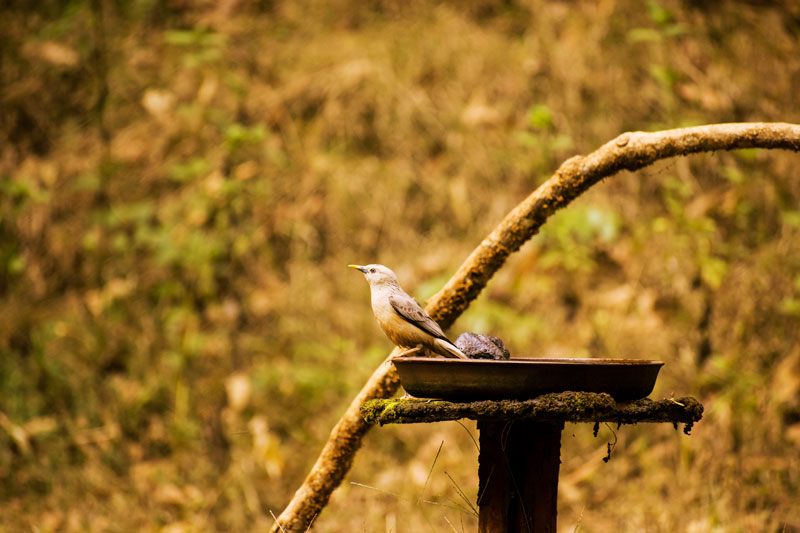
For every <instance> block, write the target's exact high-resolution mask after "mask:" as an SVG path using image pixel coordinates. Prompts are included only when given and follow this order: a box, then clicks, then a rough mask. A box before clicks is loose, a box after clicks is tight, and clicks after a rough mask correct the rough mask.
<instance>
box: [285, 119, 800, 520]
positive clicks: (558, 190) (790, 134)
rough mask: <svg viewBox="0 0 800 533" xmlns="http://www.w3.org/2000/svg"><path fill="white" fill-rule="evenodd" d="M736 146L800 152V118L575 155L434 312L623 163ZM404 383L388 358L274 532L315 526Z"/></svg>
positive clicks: (448, 309)
mask: <svg viewBox="0 0 800 533" xmlns="http://www.w3.org/2000/svg"><path fill="white" fill-rule="evenodd" d="M737 148H780V149H786V150H793V151H795V152H799V151H800V125H796V124H786V123H760V122H755V123H740V124H711V125H707V126H697V127H692V128H680V129H674V130H665V131H659V132H653V133H645V132H630V133H623V134H622V135H620V136H619V137H617V138H616V139H614V140H612V141H611V142H608V143H606V144H605V145H603V146H601V147H600V148H598V149H597V150H595V151H594V152H592V153H591V154H589V155H586V156H575V157H572V158H570V159H568V160H567V161H565V162H564V163H563V164H562V165H561V167H560V168H559V169H558V170H557V171H556V172H555V174H553V176H552V177H550V179H548V180H547V181H546V182H545V183H543V184H542V185H541V186H540V187H539V188H538V189H536V190H535V191H534V192H533V193H531V194H530V196H528V197H527V198H526V199H525V200H523V201H522V202H521V203H520V204H519V205H517V206H516V207H515V208H514V209H513V210H511V212H509V213H508V215H506V217H505V218H504V219H503V221H502V222H500V224H498V225H497V227H496V228H495V229H494V230H493V231H492V232H491V233H490V234H489V235H488V236H487V237H486V238H485V239H484V240H483V241H482V242H481V243H480V245H478V247H477V248H475V250H473V252H472V253H471V254H470V255H469V257H468V258H467V259H466V261H464V263H463V264H462V265H461V267H460V268H459V269H458V271H457V272H456V273H455V274H454V275H453V277H452V278H450V280H449V281H448V282H447V284H445V286H444V287H443V288H442V289H441V290H440V291H439V292H438V293H436V294H435V295H434V296H433V297H432V298H431V299H430V300H428V305H427V310H428V312H429V313H430V314H431V316H432V317H434V318H435V319H436V320H437V321H438V322H439V324H440V325H441V326H442V327H443V328H447V327H448V326H450V325H451V324H452V323H453V322H454V321H455V319H456V318H458V317H459V315H461V313H462V312H464V310H465V309H466V308H467V306H468V305H469V304H470V303H471V302H472V301H473V300H474V299H475V298H476V297H477V296H478V294H479V293H480V292H481V290H483V288H484V287H485V286H486V284H487V283H488V281H489V279H491V277H492V276H493V275H494V273H495V272H497V270H499V269H500V267H501V266H502V265H503V264H504V263H505V261H506V258H508V256H509V255H511V253H513V252H515V251H517V250H518V249H519V248H520V246H522V245H523V244H524V243H525V241H527V240H528V239H530V238H531V237H533V236H534V235H535V234H536V233H537V232H538V231H539V228H540V227H541V226H542V224H544V222H545V221H546V220H547V219H548V218H549V217H550V216H551V215H552V214H553V213H555V212H556V211H557V210H558V209H561V208H562V207H564V206H566V205H567V204H569V203H570V202H571V201H572V200H574V199H575V198H577V197H578V196H579V195H580V194H581V193H583V192H585V191H586V190H587V189H588V188H589V187H591V186H592V185H594V184H595V183H597V182H598V181H600V180H601V179H603V178H606V177H609V176H612V175H614V174H616V173H617V172H619V171H620V170H638V169H640V168H644V167H646V166H648V165H650V164H652V163H653V162H655V161H657V160H659V159H666V158H668V157H674V156H677V155H688V154H694V153H698V152H713V151H716V150H733V149H737ZM398 386H399V380H398V378H397V373H396V371H395V370H394V367H392V366H391V365H389V364H386V363H384V364H381V365H380V366H379V367H378V368H377V369H376V370H375V372H374V373H373V374H372V376H371V377H370V379H369V380H368V381H367V383H366V384H365V385H364V387H363V388H362V389H361V392H359V394H358V395H357V396H356V397H355V398H354V399H353V401H352V402H351V403H350V406H349V407H348V408H347V411H346V412H345V414H344V416H342V418H341V419H340V420H339V422H338V423H337V424H336V426H334V428H333V430H332V431H331V434H330V437H329V438H328V442H327V443H326V444H325V447H324V448H323V449H322V452H321V453H320V456H319V458H317V462H316V463H315V464H314V467H313V468H312V469H311V472H309V474H308V476H307V477H306V479H305V481H304V482H303V484H302V485H301V486H300V488H299V489H298V490H297V492H296V493H295V495H294V498H292V501H291V502H290V503H289V505H288V506H287V507H286V509H284V511H283V512H282V513H281V515H280V516H279V517H278V520H277V521H276V523H275V524H274V525H273V527H272V529H271V531H272V533H277V532H278V531H281V529H283V530H284V531H287V532H288V531H305V530H306V529H307V528H308V527H309V525H310V524H311V523H312V522H313V521H314V519H315V518H316V516H317V515H318V514H319V513H320V511H322V509H323V507H325V505H326V504H327V503H328V499H329V498H330V495H331V493H332V492H333V490H334V489H335V488H336V487H338V486H339V483H341V481H342V479H343V478H344V476H345V475H346V474H347V471H348V470H349V469H350V465H351V464H352V462H353V457H354V456H355V453H356V452H357V451H358V448H359V447H360V446H361V439H362V437H363V436H364V434H365V433H366V432H367V431H368V430H369V429H370V427H371V426H370V425H369V424H367V423H366V422H365V421H364V420H363V418H361V413H360V409H361V405H362V404H363V403H364V402H366V401H367V400H370V399H373V398H387V397H389V396H391V395H392V394H394V393H395V391H396V390H397V388H398Z"/></svg>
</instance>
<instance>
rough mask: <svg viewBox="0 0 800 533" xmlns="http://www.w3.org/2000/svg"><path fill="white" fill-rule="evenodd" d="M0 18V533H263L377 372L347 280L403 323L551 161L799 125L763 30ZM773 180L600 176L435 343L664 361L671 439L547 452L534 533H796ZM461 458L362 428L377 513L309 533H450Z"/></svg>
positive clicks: (188, 11)
mask: <svg viewBox="0 0 800 533" xmlns="http://www.w3.org/2000/svg"><path fill="white" fill-rule="evenodd" d="M0 14H2V18H1V21H0V31H1V32H2V34H3V35H4V36H5V37H4V39H3V41H4V42H3V43H2V44H0V53H2V56H0V58H1V59H2V60H1V61H0V83H2V87H3V90H2V104H0V105H2V112H0V188H2V191H3V193H2V195H0V213H2V218H0V530H9V531H19V530H30V529H36V530H39V531H131V530H163V531H169V532H177V531H195V530H197V531H200V530H203V531H206V530H219V531H239V530H257V529H264V528H266V527H268V526H269V525H270V524H271V523H272V517H271V516H270V511H274V512H275V513H276V514H277V513H278V511H279V510H280V509H281V508H282V506H283V505H284V504H285V503H286V502H287V501H288V498H289V496H290V494H291V493H292V491H293V490H294V488H295V487H296V486H297V484H298V483H299V482H300V480H301V479H302V477H303V475H304V474H305V473H306V471H307V469H308V467H309V466H310V464H311V462H312V461H313V458H314V457H315V454H316V452H317V451H318V450H319V448H320V447H321V445H322V442H323V441H324V439H325V438H326V436H327V433H328V431H329V429H330V427H331V426H332V424H333V423H334V422H335V421H336V419H337V418H338V416H339V414H340V413H341V411H342V410H343V408H344V406H345V405H346V404H347V403H348V402H349V399H350V397H351V396H352V395H353V394H354V392H355V391H356V390H357V389H358V388H359V387H360V385H361V383H362V382H363V381H364V380H365V379H366V377H367V376H368V375H369V374H370V372H371V371H372V369H373V368H374V366H375V365H376V364H378V363H379V361H380V360H381V359H382V357H383V356H384V355H385V354H386V353H387V351H388V348H389V345H388V342H387V341H385V340H384V339H383V338H382V337H381V334H380V332H379V330H378V328H377V327H376V326H375V324H374V323H373V319H372V317H371V314H370V313H369V307H368V300H367V289H366V287H365V286H364V284H363V280H361V279H359V278H358V277H357V276H355V275H353V274H352V273H348V271H347V269H345V268H344V265H346V264H348V263H353V262H357V263H363V262H371V261H378V262H382V263H385V264H387V265H390V266H391V267H392V268H393V269H394V270H395V271H396V272H397V273H398V274H399V276H400V278H401V280H402V281H403V283H404V286H406V287H407V288H408V289H410V290H411V291H412V292H414V293H415V294H416V295H417V296H418V297H420V298H424V297H426V296H429V295H431V294H432V293H433V292H434V291H435V290H437V289H438V288H439V287H440V286H441V284H442V283H443V282H444V280H445V279H446V278H447V276H448V274H449V273H450V272H452V270H453V269H454V268H456V266H457V265H458V264H459V263H460V262H461V260H462V258H463V257H464V256H465V255H466V254H467V253H468V252H469V251H470V250H471V249H472V248H473V247H474V245H475V244H476V243H477V242H478V241H479V239H481V238H482V237H483V236H484V235H485V233H486V232H487V231H488V230H489V229H491V227H493V226H494V224H496V222H497V221H499V220H500V218H501V217H502V216H503V215H504V214H505V213H506V211H507V210H508V209H510V208H511V207H512V206H513V205H515V204H516V202H518V201H519V200H520V199H522V198H523V197H524V196H525V195H526V194H527V193H528V192H530V190H532V189H533V188H534V187H535V186H536V185H537V184H538V183H539V182H540V181H541V180H542V179H544V178H545V177H546V176H548V175H549V173H550V172H552V170H553V169H555V168H556V167H557V165H558V164H559V163H560V162H561V161H562V160H564V159H565V158H567V157H569V156H570V155H573V154H575V153H585V152H588V151H591V150H592V149H594V148H596V147H597V146H598V145H600V144H601V143H603V142H605V141H607V140H608V139H611V138H613V137H614V136H616V135H617V134H619V133H621V132H622V131H625V130H629V129H656V128H663V127H675V126H680V125H685V124H698V123H712V122H725V121H744V120H765V121H787V122H795V123H796V122H800V105H799V104H798V100H797V97H796V92H797V87H798V86H800V79H798V73H800V58H799V56H798V55H797V53H796V51H797V48H798V45H799V44H800V14H799V13H798V12H797V9H796V8H795V7H793V5H792V4H791V3H789V2H786V3H785V5H781V4H774V5H770V6H766V5H761V6H755V5H750V4H746V3H743V4H739V3H729V4H726V5H723V6H716V5H715V6H711V5H710V4H709V5H705V4H702V3H699V4H698V3H685V2H677V1H674V2H673V1H670V2H664V3H662V4H659V3H657V2H655V1H653V2H649V3H647V4H645V5H642V4H641V3H638V2H618V1H613V0H612V1H602V2H595V3H577V4H565V3H559V2H530V3H529V4H502V5H501V4H494V3H489V2H472V3H469V4H463V3H443V4H438V5H432V4H428V3H424V2H412V3H410V4H391V3H386V4H375V5H371V6H367V5H366V4H364V5H362V4H358V3H352V2H344V1H338V2H334V3H323V2H275V3H261V2H255V1H252V2H247V1H240V2H235V1H234V2H227V3H221V4H219V5H216V4H213V5H212V4H211V3H204V2H194V1H184V2H178V3H172V4H164V5H161V4H159V5H157V6H156V5H151V4H149V3H133V4H131V5H127V6H124V7H122V6H120V5H118V3H117V4H115V3H111V2H104V1H102V0H99V1H97V2H90V3H82V2H74V3H72V4H70V6H68V7H63V6H61V5H60V4H59V3H57V2H45V3H43V4H41V5H37V6H36V7H35V8H34V7H28V6H27V5H22V4H20V5H15V6H14V5H12V6H8V7H3V8H2V13H0ZM796 168H797V155H796V154H788V153H786V154H784V153H766V152H758V151H746V152H737V153H724V154H715V155H707V156H706V155H704V156H694V157H690V158H684V159H680V160H675V161H670V162H666V163H663V164H660V165H657V166H654V167H652V168H650V169H648V170H647V171H644V172H639V173H635V174H624V175H620V176H617V177H615V178H613V179H611V180H609V181H608V182H607V183H604V184H601V185H599V186H597V187H595V188H594V190H593V191H591V192H590V193H589V194H587V195H586V196H585V197H584V198H582V199H581V200H580V201H578V202H577V203H576V204H575V205H574V206H573V207H572V208H570V209H568V210H566V211H564V212H563V213H562V214H560V215H559V216H558V217H556V218H555V219H554V220H552V221H551V222H550V223H548V225H547V226H546V227H545V229H544V231H543V232H542V234H541V235H539V236H537V237H536V238H535V239H534V240H533V241H532V242H531V243H529V244H528V245H526V246H525V247H524V248H523V249H522V250H521V251H520V252H519V253H518V254H516V255H515V256H513V257H512V259H511V260H510V262H509V263H508V265H507V266H506V267H505V268H504V269H503V270H502V271H501V272H500V273H499V274H498V276H497V277H496V278H495V279H494V280H493V281H492V282H491V284H490V286H489V288H488V289H487V290H486V291H485V293H484V294H483V295H482V296H481V298H480V299H479V300H478V301H477V302H476V303H475V304H474V305H473V306H472V308H471V309H470V310H469V311H468V312H467V313H466V314H465V315H464V316H463V317H462V318H461V319H460V320H459V321H458V322H457V323H456V325H455V327H454V328H453V329H454V331H462V330H474V331H478V332H490V333H493V334H496V335H499V336H500V337H502V338H503V339H504V340H506V342H507V344H508V345H509V346H510V348H511V350H512V353H515V354H517V355H548V356H556V355H572V356H586V355H592V356H630V357H646V358H654V359H656V358H657V359H662V360H665V361H666V362H667V365H666V367H665V368H664V371H663V372H662V376H661V378H660V381H659V384H658V386H657V390H656V392H655V394H656V395H660V396H668V395H669V394H670V393H672V392H673V391H674V392H675V393H676V394H692V395H695V396H697V397H698V398H699V399H700V400H701V401H702V402H703V403H704V404H705V406H706V413H707V414H706V416H705V418H704V419H703V421H702V422H701V423H699V424H698V425H697V426H696V427H695V429H694V431H693V434H692V436H691V437H685V436H683V435H682V434H679V433H677V432H674V431H673V430H672V428H671V427H657V426H640V427H635V428H624V429H622V430H621V431H619V432H618V434H617V438H618V439H619V441H618V443H617V446H616V450H615V453H614V456H613V458H612V460H611V461H610V462H609V463H608V464H605V463H603V462H602V461H601V458H602V457H603V456H604V455H605V451H606V446H605V443H606V442H607V441H608V440H611V439H612V438H613V437H612V435H611V434H610V432H608V431H607V430H603V431H601V434H600V435H599V436H598V438H593V437H592V435H591V428H590V427H588V426H568V427H567V429H566V430H565V432H564V447H563V453H562V456H563V465H562V476H561V494H560V508H559V517H560V529H561V530H562V531H574V530H575V529H576V528H577V530H578V531H610V530H617V531H648V532H661V531H664V532H667V531H693V532H694V531H698V532H700V531H702V532H705V531H750V530H752V531H782V530H784V529H785V530H786V531H789V530H791V528H795V529H797V528H798V527H800V522H798V519H797V516H800V508H799V507H798V502H797V498H796V494H797V492H798V491H799V490H800V479H799V478H798V472H800V467H799V466H800V465H798V459H797V457H798V453H797V450H798V446H800V404H799V403H798V397H799V396H798V391H800V350H798V348H797V339H798V338H800V331H799V330H800V327H799V326H798V317H800V274H799V273H800V254H799V253H798V247H797V242H798V239H800V234H799V233H800V211H798V207H797V206H798V205H800V186H798V181H797V172H796ZM468 427H470V428H471V431H472V432H473V435H474V433H475V430H474V425H468ZM573 435H574V436H573ZM442 442H444V445H443V446H442V448H441V453H440V454H439V455H438V459H436V463H435V465H434V468H433V472H432V474H431V475H430V479H428V473H429V471H430V469H431V465H432V464H433V461H434V457H436V454H437V450H438V449H439V446H440V444H441V443H442ZM476 456H477V453H476V451H475V448H474V445H473V443H472V440H471V439H470V437H469V435H467V433H466V432H465V431H464V429H463V428H462V427H460V426H458V425H457V424H455V423H452V424H451V423H447V424H438V425H436V426H435V427H433V426H420V427H395V428H389V427H385V428H380V429H376V430H375V431H373V432H372V433H371V434H370V435H369V437H368V438H367V441H366V446H365V448H364V450H363V451H362V452H361V454H360V455H359V456H358V457H357V459H356V464H355V466H354V468H353V471H352V473H351V475H350V477H349V480H348V481H352V482H356V483H361V484H364V485H368V486H370V487H375V489H379V490H375V489H369V488H365V487H362V486H360V485H354V484H351V483H349V482H347V483H345V485H343V486H342V488H341V489H340V490H338V491H337V492H336V493H335V495H334V497H333V500H332V501H331V504H330V506H329V507H328V508H327V509H326V510H325V512H324V513H323V514H322V515H321V516H320V517H319V518H318V519H317V520H316V523H315V524H316V529H317V530H318V531H383V530H385V531H390V530H391V531H452V530H454V529H455V530H456V531H462V530H464V531H470V530H474V527H475V520H474V517H472V516H471V515H470V514H468V513H466V514H465V513H463V512H460V511H458V510H454V509H450V508H448V507H446V506H443V505H434V504H429V503H424V502H423V501H422V500H429V501H436V502H439V503H442V504H447V505H449V504H450V502H456V503H457V504H463V501H461V500H460V498H459V496H458V490H457V489H456V487H455V485H457V486H458V487H459V488H460V490H463V491H465V492H466V493H467V494H469V495H470V497H472V498H474V496H475V491H476V489H477V481H476V473H477V464H476ZM445 472H446V473H447V474H445ZM450 476H451V477H452V481H451V479H450ZM426 480H427V481H426ZM382 491H386V492H382ZM389 493H394V494H396V496H395V495H392V494H389ZM462 524H463V525H462ZM781 528H784V529H781Z"/></svg>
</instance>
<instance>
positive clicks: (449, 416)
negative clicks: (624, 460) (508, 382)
mask: <svg viewBox="0 0 800 533" xmlns="http://www.w3.org/2000/svg"><path fill="white" fill-rule="evenodd" d="M361 414H362V416H363V417H364V420H366V421H367V422H368V423H370V424H380V425H383V424H415V423H420V422H441V421H445V420H458V419H461V418H469V419H472V420H511V419H520V420H530V421H541V422H611V423H618V424H635V423H638V422H671V423H673V424H676V425H677V424H679V423H680V424H685V428H684V431H685V432H686V433H688V432H689V430H690V429H691V427H692V424H694V423H695V422H697V421H699V420H700V419H701V418H702V416H703V406H702V405H701V404H700V402H698V401H697V400H695V399H694V398H677V399H674V398H665V399H663V400H650V399H649V398H644V399H641V400H636V401H633V402H626V403H617V402H615V401H614V399H613V398H612V397H611V396H610V395H608V394H605V393H592V392H571V391H568V392H557V393H551V394H544V395H542V396H538V397H536V398H532V399H530V400H484V401H476V402H449V401H443V400H426V399H417V398H408V399H406V398H400V399H389V400H385V399H381V400H370V401H368V402H366V403H364V405H363V406H362V407H361Z"/></svg>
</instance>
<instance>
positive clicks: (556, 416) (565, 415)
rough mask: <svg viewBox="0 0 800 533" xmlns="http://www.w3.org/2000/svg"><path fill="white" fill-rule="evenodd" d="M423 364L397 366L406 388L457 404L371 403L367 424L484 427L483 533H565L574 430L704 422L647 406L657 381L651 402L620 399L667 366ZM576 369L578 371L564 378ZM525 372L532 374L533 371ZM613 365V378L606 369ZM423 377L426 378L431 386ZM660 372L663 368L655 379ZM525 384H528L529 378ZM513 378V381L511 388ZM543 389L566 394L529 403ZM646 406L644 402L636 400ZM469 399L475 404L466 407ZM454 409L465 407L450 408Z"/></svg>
mask: <svg viewBox="0 0 800 533" xmlns="http://www.w3.org/2000/svg"><path fill="white" fill-rule="evenodd" d="M414 359H420V360H421V361H419V362H416V363H415V362H414V361H413V360H412V359H411V358H409V360H407V361H403V362H402V363H401V364H397V363H396V365H397V367H398V370H399V371H400V380H401V382H402V383H403V386H404V388H406V390H407V391H408V392H410V393H412V394H414V393H415V392H414V391H418V387H419V384H420V383H422V386H423V387H432V388H431V389H429V390H434V391H439V392H441V387H445V388H446V389H447V390H446V391H445V394H437V395H436V396H439V397H442V396H444V397H447V398H448V399H446V400H426V399H418V398H411V399H389V400H385V399H382V400H370V401H368V402H366V403H365V404H364V405H363V406H362V408H361V413H362V416H363V417H364V419H365V420H366V421H367V422H369V423H371V424H380V425H383V424H411V423H419V422H441V421H446V420H458V419H461V418H469V419H472V420H477V421H478V431H479V433H480V438H479V443H480V452H479V456H478V507H479V518H478V531H479V532H481V533H501V532H502V533H510V532H517V531H520V532H531V533H545V532H547V533H554V532H555V531H556V501H557V495H558V470H559V465H560V463H561V460H560V455H561V430H562V429H563V428H564V423H565V422H591V423H594V424H595V430H596V429H597V426H598V424H599V423H601V422H609V423H616V424H635V423H639V422H669V423H672V424H673V425H674V426H675V427H676V428H677V427H678V424H684V433H686V434H687V435H688V434H689V431H690V430H691V427H692V425H693V424H694V423H695V422H697V421H699V420H700V418H701V417H702V415H703V406H702V405H701V404H700V403H699V402H698V401H697V400H695V399H694V398H678V399H672V398H669V399H664V400H659V401H653V400H649V399H646V398H643V396H646V395H647V394H649V393H650V391H652V387H653V384H654V383H655V374H654V375H652V381H649V388H647V387H648V385H647V383H645V385H644V389H647V390H646V391H645V392H644V394H643V395H642V394H641V392H642V390H643V389H642V388H641V387H640V388H639V389H638V392H628V393H625V392H622V393H620V388H619V387H622V390H623V391H624V390H629V391H630V386H631V385H630V380H631V379H634V381H635V378H631V376H630V375H627V374H630V370H631V367H633V370H634V373H633V374H634V375H635V374H637V373H639V374H641V373H645V372H646V369H645V367H644V366H642V365H646V364H647V363H650V364H651V365H652V364H657V367H660V366H661V363H660V362H653V361H648V362H644V361H638V360H635V361H632V360H586V359H572V360H568V359H561V360H535V359H531V360H510V361H476V360H468V361H455V360H449V359H423V358H414ZM526 361H527V362H534V364H533V365H531V364H530V363H526ZM548 361H556V363H555V364H553V363H548ZM570 361H572V362H573V363H570ZM588 361H597V362H598V363H589V362H588ZM611 361H614V362H611ZM609 362H611V363H609ZM604 363H606V364H604ZM570 364H572V365H573V366H571V367H569V366H567V367H565V368H561V367H563V366H564V365H570ZM521 365H527V366H528V368H525V366H521ZM609 365H611V366H613V368H611V369H610V370H609V369H608V368H603V367H604V366H605V367H608V366H609ZM403 366H406V368H405V369H404V368H403ZM409 367H410V368H411V369H412V370H413V371H414V372H418V374H417V377H414V376H412V375H411V374H410V373H409ZM423 367H427V368H423ZM534 367H538V368H534ZM624 367H628V368H624ZM637 367H638V369H637ZM431 368H433V370H431ZM565 370H566V372H565ZM419 372H421V373H422V374H421V375H422V377H421V378H420V374H419ZM426 372H427V373H428V374H426ZM431 372H432V373H433V375H431V374H430V373H431ZM657 372H658V369H657V368H656V370H655V373H656V374H657ZM436 375H439V376H440V378H441V381H442V382H444V383H445V385H442V386H439V388H438V389H437V385H435V383H434V385H431V382H436V381H437V379H439V378H436V377H435V376H436ZM521 375H523V376H527V377H524V378H520V376H521ZM503 376H506V378H507V379H505V381H504V378H503ZM537 376H538V377H537ZM420 379H421V381H420ZM470 380H471V381H470ZM475 380H478V381H481V380H483V385H482V387H483V389H480V388H476V385H475V383H474V381H475ZM486 380H488V381H489V382H491V383H490V385H489V386H486V383H487V381H486ZM509 380H511V381H514V380H516V381H517V382H518V383H522V385H521V386H522V387H523V389H524V390H522V391H520V389H519V388H516V389H515V388H514V386H513V385H509ZM645 381H647V380H645ZM564 382H567V383H568V382H572V383H573V384H575V385H577V386H576V387H575V388H576V389H586V388H588V389H589V390H590V391H582V392H572V391H569V390H567V389H563V388H562V386H563V385H564ZM548 383H550V385H549V387H548V386H547V384H548ZM598 383H599V384H600V385H598ZM615 383H616V384H617V385H618V386H615ZM581 385H584V386H581ZM626 387H627V389H626ZM542 388H550V390H553V388H555V389H556V390H562V391H563V392H549V393H545V394H540V395H538V396H535V397H531V395H530V393H525V390H527V391H534V393H535V392H540V389H542ZM597 388H606V389H607V390H608V392H603V391H598V390H594V389H597ZM410 389H411V390H410ZM498 390H500V392H498ZM498 394H506V395H510V396H511V397H516V398H520V397H523V396H525V395H526V394H527V395H528V398H530V399H502V398H498V397H497V396H498ZM612 394H613V396H612ZM637 396H638V398H639V399H632V397H637ZM468 397H470V398H471V399H470V400H466V399H467V398H468ZM615 397H616V398H617V399H616V400H615ZM479 398H488V399H479ZM453 399H454V400H455V401H450V400H453ZM618 400H619V403H618ZM623 400H624V401H623Z"/></svg>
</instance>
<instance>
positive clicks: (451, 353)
mask: <svg viewBox="0 0 800 533" xmlns="http://www.w3.org/2000/svg"><path fill="white" fill-rule="evenodd" d="M434 344H435V345H436V347H437V348H438V350H437V351H438V352H439V353H440V354H442V355H443V356H445V357H458V358H459V359H469V357H467V356H466V355H464V352H462V351H461V350H459V349H458V348H456V345H455V344H453V343H452V342H450V341H447V340H444V339H436V340H435V341H434Z"/></svg>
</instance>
